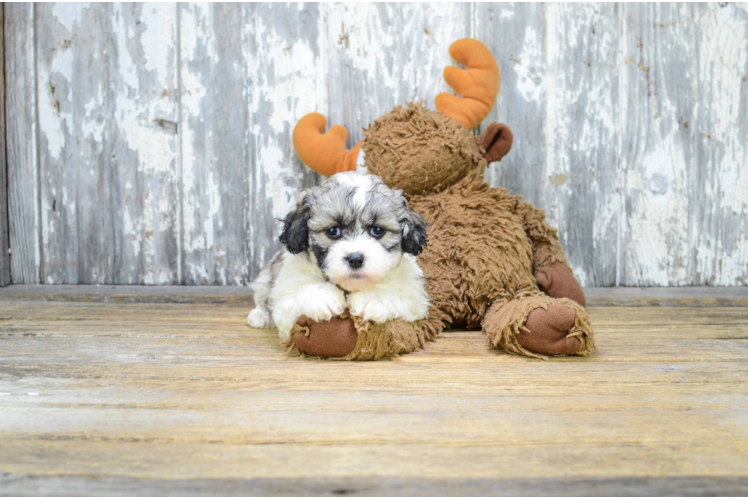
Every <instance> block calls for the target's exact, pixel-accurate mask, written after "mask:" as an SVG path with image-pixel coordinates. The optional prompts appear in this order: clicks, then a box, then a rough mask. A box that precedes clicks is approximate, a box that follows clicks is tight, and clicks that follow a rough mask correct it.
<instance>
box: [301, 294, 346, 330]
mask: <svg viewBox="0 0 748 500" xmlns="http://www.w3.org/2000/svg"><path fill="white" fill-rule="evenodd" d="M345 307H346V306H345V295H344V294H343V291H342V290H340V289H339V288H337V287H336V286H333V285H330V287H326V288H324V289H322V290H319V291H315V293H313V294H310V295H309V296H306V297H303V299H302V303H301V304H300V305H299V309H300V313H301V315H303V316H306V317H308V318H309V319H311V320H313V321H329V320H330V319H331V318H333V317H335V316H340V315H341V314H343V311H345Z"/></svg>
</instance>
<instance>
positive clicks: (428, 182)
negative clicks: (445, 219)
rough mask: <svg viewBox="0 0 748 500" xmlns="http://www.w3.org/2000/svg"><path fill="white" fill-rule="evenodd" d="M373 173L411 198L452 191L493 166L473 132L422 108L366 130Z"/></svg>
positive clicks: (393, 114)
mask: <svg viewBox="0 0 748 500" xmlns="http://www.w3.org/2000/svg"><path fill="white" fill-rule="evenodd" d="M364 137H365V140H364V146H363V148H364V153H365V155H366V166H367V168H368V170H369V173H371V174H376V175H378V176H380V177H381V178H382V179H383V180H384V182H385V184H387V185H388V186H392V187H396V188H397V189H402V190H403V191H404V192H405V193H407V194H422V193H426V192H430V191H433V190H434V188H436V187H437V186H450V185H452V184H454V183H456V182H457V181H459V180H460V179H462V178H463V177H465V176H466V175H467V174H468V173H470V172H471V171H473V170H475V169H478V170H480V174H481V175H482V174H483V170H484V169H485V168H486V165H487V164H488V163H487V162H486V160H485V158H484V157H483V155H482V152H481V149H480V147H479V146H478V143H477V142H476V141H475V137H473V136H472V135H471V134H470V131H469V130H468V129H466V128H465V127H463V126H462V125H460V124H459V123H457V122H455V121H454V119H453V118H451V117H447V116H445V115H443V114H441V113H440V112H438V111H432V110H430V109H427V108H424V107H423V106H422V105H421V103H416V104H413V103H407V104H406V107H405V108H403V107H402V106H396V107H395V109H393V110H392V111H390V112H389V113H387V114H385V115H383V116H382V117H380V118H378V119H377V120H375V121H374V123H373V124H372V126H371V127H369V128H368V129H365V130H364Z"/></svg>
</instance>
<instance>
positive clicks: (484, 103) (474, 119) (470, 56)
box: [435, 38, 499, 129]
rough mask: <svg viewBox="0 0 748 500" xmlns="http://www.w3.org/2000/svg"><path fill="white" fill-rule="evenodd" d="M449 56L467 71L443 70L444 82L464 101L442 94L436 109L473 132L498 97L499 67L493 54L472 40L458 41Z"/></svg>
mask: <svg viewBox="0 0 748 500" xmlns="http://www.w3.org/2000/svg"><path fill="white" fill-rule="evenodd" d="M449 54H450V55H451V56H452V59H454V60H455V61H457V62H458V63H460V64H462V65H463V66H465V68H466V69H460V68H456V67H454V66H447V67H446V68H444V79H445V80H446V81H447V83H448V84H449V86H450V87H452V89H454V91H455V92H456V93H457V94H458V95H460V96H462V97H457V96H453V95H452V94H447V93H446V92H442V93H441V94H439V95H438V96H436V100H435V105H436V109H438V110H439V111H441V112H442V113H444V114H445V115H447V116H451V117H453V118H454V119H455V120H456V121H457V122H458V123H460V124H462V125H464V126H466V127H467V128H469V129H474V128H475V127H477V126H478V124H480V122H481V121H483V119H484V118H485V117H486V116H488V113H489V112H490V111H491V108H493V104H494V102H496V96H497V95H499V66H498V65H497V64H496V60H495V59H494V58H493V55H491V51H489V50H488V48H487V47H486V46H485V45H483V44H482V43H480V42H479V41H478V40H473V39H471V38H463V39H461V40H457V41H456V42H455V43H453V44H452V45H451V46H450V47H449Z"/></svg>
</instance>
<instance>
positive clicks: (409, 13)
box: [5, 3, 748, 286]
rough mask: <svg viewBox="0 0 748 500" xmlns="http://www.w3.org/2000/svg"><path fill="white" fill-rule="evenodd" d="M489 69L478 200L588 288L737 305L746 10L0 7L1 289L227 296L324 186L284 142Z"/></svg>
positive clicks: (746, 188) (742, 241)
mask: <svg viewBox="0 0 748 500" xmlns="http://www.w3.org/2000/svg"><path fill="white" fill-rule="evenodd" d="M465 36H472V37H475V38H478V39H480V40H482V41H484V42H485V43H486V44H487V45H488V46H489V48H490V49H491V50H492V51H493V53H494V54H495V56H496V58H497V60H498V61H499V65H500V68H501V71H502V88H501V93H500V97H499V104H498V106H496V107H495V108H494V110H493V112H492V113H491V115H490V116H489V117H488V118H487V120H486V122H485V123H488V122H489V121H491V120H501V121H505V122H506V123H508V124H510V125H511V126H512V128H513V129H514V132H515V138H516V140H515V146H514V150H513V151H512V153H511V154H510V155H509V157H507V159H506V160H505V161H504V162H502V164H501V165H499V166H494V167H492V168H491V169H490V170H489V171H488V172H487V174H486V175H487V179H488V180H489V181H490V182H491V183H492V185H496V186H498V185H501V186H505V187H507V188H508V189H509V190H510V191H512V192H515V193H524V194H525V195H526V197H527V199H528V200H530V201H531V202H533V203H535V204H537V205H539V206H541V207H544V208H545V209H546V210H547V211H548V216H549V219H550V220H551V222H552V223H553V224H555V225H556V226H557V227H558V228H559V230H560V235H561V239H562V242H563V243H564V245H565V247H566V251H567V254H568V256H569V260H570V262H571V263H572V265H573V267H574V270H575V272H576V273H577V275H578V276H579V277H580V281H581V282H582V284H583V285H586V286H611V285H624V286H678V285H746V284H747V281H748V81H747V80H748V7H747V6H746V5H745V4H723V3H720V4H616V3H612V4H611V3H600V4H510V3H507V4H496V3H494V4H434V3H420V4H356V5H354V4H323V5H319V4H246V5H235V4H211V5H204V4H179V5H174V4H138V3H136V4H93V5H90V6H89V5H78V4H38V5H36V6H34V5H27V4H6V7H5V55H6V75H7V79H6V104H7V106H6V107H7V114H8V127H7V129H8V130H7V138H8V141H7V142H8V145H7V151H8V176H9V192H8V210H9V221H10V245H11V249H12V262H11V264H12V266H11V270H12V278H13V281H14V282H16V283H52V284H60V283H68V284H76V283H113V284H189V285H193V284H198V285H199V284H204V285H211V284H216V285H241V284H246V283H247V282H248V281H249V280H251V278H252V277H253V276H255V275H256V274H257V272H258V270H259V269H260V268H261V266H262V265H263V264H264V263H265V262H266V261H267V260H268V258H269V257H270V256H271V255H272V254H273V252H275V251H276V250H277V249H278V246H279V245H278V242H277V236H278V230H279V225H278V222H277V218H280V217H282V216H283V215H285V213H286V212H287V211H288V210H289V209H290V208H291V207H292V205H293V204H294V202H295V199H296V196H297V194H298V193H299V191H300V190H302V189H303V188H304V187H306V186H309V185H313V184H315V183H317V182H319V180H320V179H319V177H318V176H317V175H316V174H313V173H311V172H310V171H309V170H307V169H306V168H305V167H304V166H303V165H302V164H301V163H300V162H299V160H298V159H297V158H296V155H295V153H294V151H293V148H292V145H291V141H290V135H291V131H292V129H293V126H294V124H295V123H296V121H297V120H298V119H299V118H300V117H301V116H303V115H304V114H306V113H308V112H311V111H318V112H322V113H324V114H326V116H328V118H329V123H330V124H341V125H344V126H346V127H347V128H348V129H349V131H350V137H349V143H350V145H352V144H354V143H355V142H356V141H358V140H359V139H360V138H361V137H362V127H365V126H366V125H368V124H369V123H370V122H371V121H372V120H373V119H375V118H376V117H378V116H379V115H380V114H382V113H384V112H386V111H387V110H388V109H390V108H391V107H392V106H394V105H397V104H400V103H403V102H404V101H408V100H416V99H424V101H425V102H426V103H427V104H428V105H433V98H434V96H435V95H436V94H437V93H438V92H440V91H444V90H447V87H446V84H445V83H444V82H443V81H442V79H441V72H442V69H443V68H444V66H446V65H448V64H452V63H451V61H450V59H449V55H448V47H449V45H450V43H451V42H452V41H454V40H456V39H458V38H461V37H465Z"/></svg>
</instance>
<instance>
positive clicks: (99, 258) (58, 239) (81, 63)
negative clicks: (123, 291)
mask: <svg viewBox="0 0 748 500" xmlns="http://www.w3.org/2000/svg"><path fill="white" fill-rule="evenodd" d="M36 13H37V18H36V22H37V26H40V27H42V29H41V30H40V31H39V33H38V35H39V36H38V44H39V55H38V62H37V64H38V68H37V69H38V82H37V84H38V95H39V108H38V113H39V130H40V139H39V140H40V148H39V150H40V172H41V177H40V180H41V210H42V214H41V221H42V246H43V248H44V249H45V252H44V272H43V281H44V283H50V284H54V283H126V284H127V283H137V284H154V283H164V284H169V283H176V282H177V266H176V260H177V259H176V250H177V248H178V247H177V241H176V232H177V227H176V226H177V224H176V221H177V218H176V213H177V183H176V181H177V179H178V177H177V161H176V160H177V158H176V156H177V155H176V153H177V150H176V148H177V141H176V133H177V130H176V121H177V96H176V83H177V81H176V71H175V69H176V54H175V51H174V46H175V40H176V29H175V19H176V11H175V7H174V6H164V5H155V4H153V5H147V4H136V5H127V6H124V5H113V4H99V5H92V6H90V7H89V6H85V5H82V4H46V5H44V6H39V7H38V8H37V11H36Z"/></svg>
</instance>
